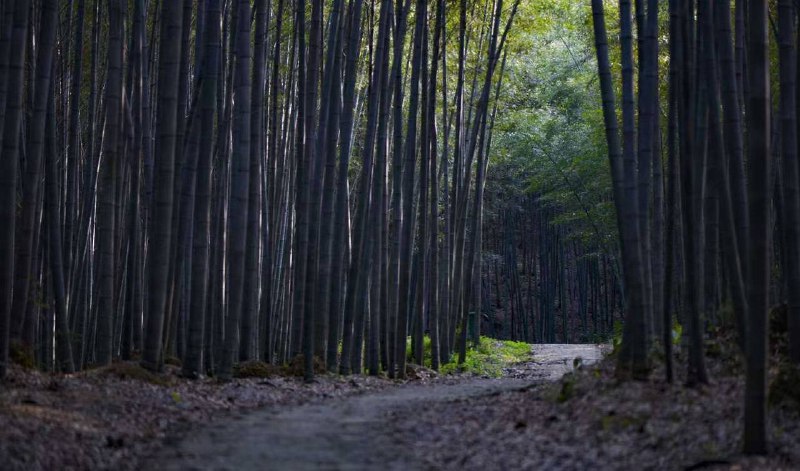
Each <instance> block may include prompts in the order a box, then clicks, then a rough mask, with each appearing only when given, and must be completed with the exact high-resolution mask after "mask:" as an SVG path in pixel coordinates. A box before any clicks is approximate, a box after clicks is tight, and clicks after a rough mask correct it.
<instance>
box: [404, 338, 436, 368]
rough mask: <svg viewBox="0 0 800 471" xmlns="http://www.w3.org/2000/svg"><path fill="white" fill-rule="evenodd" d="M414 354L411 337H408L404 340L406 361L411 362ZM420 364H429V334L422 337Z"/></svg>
mask: <svg viewBox="0 0 800 471" xmlns="http://www.w3.org/2000/svg"><path fill="white" fill-rule="evenodd" d="M413 356H414V352H413V346H412V344H411V337H408V339H407V340H406V361H407V362H408V363H411V360H412V357H413ZM421 366H428V367H430V366H431V338H430V336H428V335H426V336H424V337H423V339H422V365H421Z"/></svg>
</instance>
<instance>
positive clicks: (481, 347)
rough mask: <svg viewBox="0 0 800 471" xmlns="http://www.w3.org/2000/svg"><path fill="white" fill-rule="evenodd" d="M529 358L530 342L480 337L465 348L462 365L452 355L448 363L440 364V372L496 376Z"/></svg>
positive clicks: (455, 356) (456, 357)
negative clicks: (465, 355) (465, 354)
mask: <svg viewBox="0 0 800 471" xmlns="http://www.w3.org/2000/svg"><path fill="white" fill-rule="evenodd" d="M530 359H531V345H530V344H527V343H525V342H514V341H512V340H496V339H493V338H489V337H481V341H480V343H479V344H478V345H475V346H472V347H471V348H469V349H467V357H466V360H465V361H464V363H463V364H462V365H459V364H458V356H457V355H453V358H451V360H450V362H449V363H447V364H445V365H442V368H441V372H442V373H443V374H452V373H457V372H463V373H471V374H475V375H480V376H490V377H493V378H497V377H500V376H502V375H503V370H504V368H508V367H510V366H511V365H514V364H518V363H523V362H525V361H529V360H530Z"/></svg>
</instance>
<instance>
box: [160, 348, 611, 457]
mask: <svg viewBox="0 0 800 471" xmlns="http://www.w3.org/2000/svg"><path fill="white" fill-rule="evenodd" d="M533 354H534V360H533V361H532V362H531V363H528V364H525V365H524V366H523V367H522V368H520V369H515V370H513V371H512V372H511V376H517V377H509V378H502V379H480V378H476V379H471V380H467V381H462V382H457V383H455V384H442V383H439V384H437V383H433V384H411V385H404V386H400V387H397V388H392V389H389V390H385V391H381V392H377V393H369V394H365V395H363V396H355V397H349V398H345V399H341V400H334V401H326V402H323V403H320V404H310V405H305V406H299V407H293V408H282V409H267V410H263V411H258V412H250V413H248V414H247V415H245V416H242V417H238V418H231V419H227V420H225V421H221V422H219V423H217V424H214V425H210V426H208V427H206V428H204V429H200V430H197V431H195V432H194V433H191V434H190V435H189V436H187V437H186V438H185V439H183V440H182V441H180V442H179V443H178V444H177V445H176V446H175V447H172V448H171V449H169V450H167V451H166V452H165V453H164V454H163V455H162V456H159V457H157V458H155V460H156V461H154V463H158V467H159V469H202V470H228V469H231V470H233V469H236V470H247V469H259V470H264V469H274V470H284V469H286V470H366V469H386V470H406V469H424V466H421V465H420V463H416V462H414V461H412V460H413V458H412V457H411V454H410V453H405V452H404V450H403V449H402V447H400V446H398V445H397V441H396V440H393V437H392V435H391V434H390V433H389V432H388V431H386V427H385V426H384V424H385V423H386V422H387V421H390V420H392V419H391V417H392V416H393V415H396V414H405V413H407V414H413V413H414V409H415V407H416V406H420V405H423V404H430V403H435V402H453V401H458V400H462V399H467V398H472V397H479V396H488V395H494V394H499V393H502V392H506V391H510V390H515V389H525V388H529V387H532V386H535V385H537V384H541V383H542V382H543V381H548V380H554V379H557V378H559V377H560V376H561V375H562V374H563V373H565V372H567V371H569V370H571V369H572V365H573V361H574V359H575V358H576V357H581V358H582V359H583V362H584V363H585V364H588V363H592V362H594V361H597V360H598V359H600V358H601V356H602V352H601V347H598V346H596V345H536V346H534V349H533Z"/></svg>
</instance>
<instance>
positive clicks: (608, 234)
mask: <svg viewBox="0 0 800 471" xmlns="http://www.w3.org/2000/svg"><path fill="white" fill-rule="evenodd" d="M591 30H592V29H591V12H590V11H589V8H588V5H586V4H583V3H581V2H569V1H565V0H546V1H542V2H523V4H522V5H521V6H520V12H519V15H518V18H517V20H516V21H515V25H514V33H513V35H511V37H510V39H509V52H510V54H509V55H508V60H507V64H506V69H505V76H504V82H503V92H502V93H501V94H500V96H499V103H498V109H499V110H502V112H500V113H498V115H497V118H496V123H495V127H494V130H493V131H494V132H493V139H492V148H491V155H490V158H491V166H492V167H491V171H490V172H489V176H488V180H487V186H486V218H487V221H491V218H492V217H493V215H495V214H496V215H498V216H499V215H501V214H503V213H504V212H506V211H508V210H509V209H513V208H514V205H515V204H518V203H515V201H522V200H523V199H524V198H525V197H527V195H529V194H534V195H535V196H536V197H537V199H538V202H539V204H541V205H544V206H547V207H551V208H554V209H555V210H556V211H555V217H553V218H552V219H551V223H552V224H556V225H562V226H566V227H568V228H569V231H567V233H566V237H567V238H569V239H573V240H577V241H579V242H581V243H583V245H584V246H586V247H588V248H589V250H594V251H597V252H605V253H607V254H613V253H615V252H616V247H617V228H616V214H615V209H614V205H613V202H612V200H611V197H610V195H611V176H610V170H609V168H610V167H609V163H608V157H607V152H606V141H605V133H604V125H603V113H602V101H601V98H600V93H599V87H598V86H597V78H596V75H597V66H596V64H595V61H594V45H593V38H592V35H591ZM509 205H510V208H509Z"/></svg>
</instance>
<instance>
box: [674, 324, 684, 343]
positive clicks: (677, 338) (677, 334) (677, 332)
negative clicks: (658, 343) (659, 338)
mask: <svg viewBox="0 0 800 471" xmlns="http://www.w3.org/2000/svg"><path fill="white" fill-rule="evenodd" d="M682 336H683V326H682V325H681V324H680V323H679V322H678V321H675V322H673V323H672V344H673V345H680V344H681V337H682Z"/></svg>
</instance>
